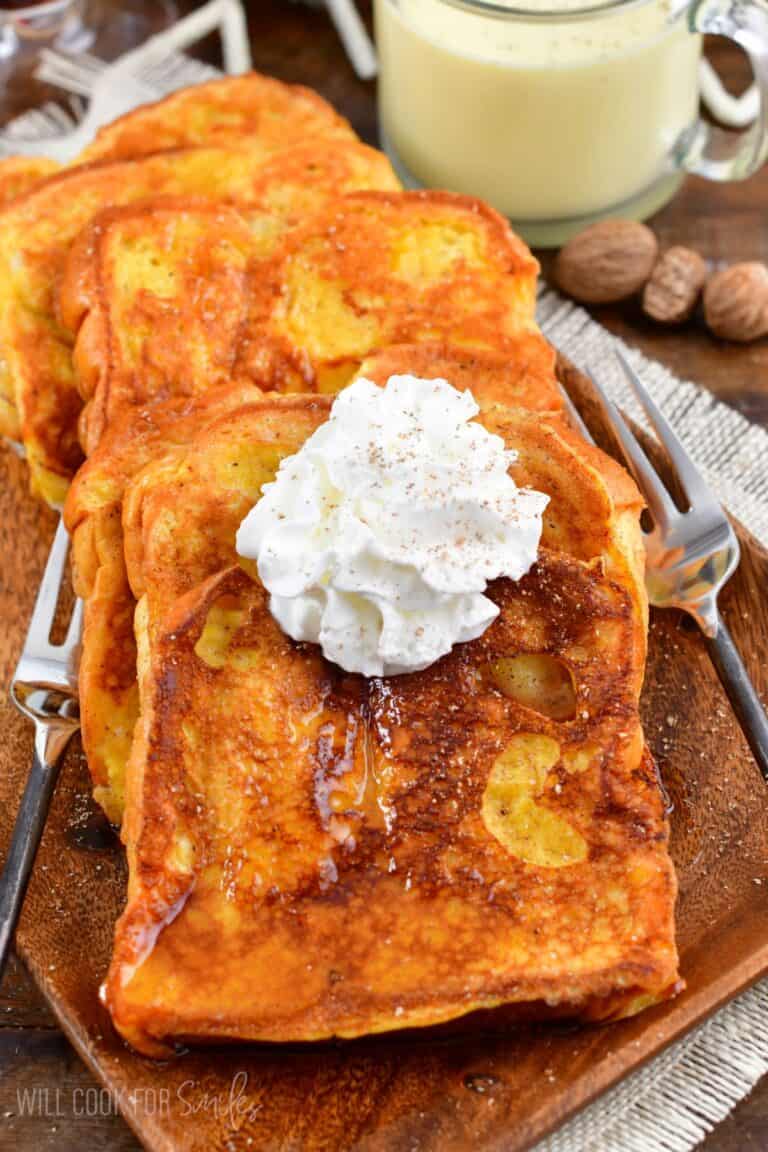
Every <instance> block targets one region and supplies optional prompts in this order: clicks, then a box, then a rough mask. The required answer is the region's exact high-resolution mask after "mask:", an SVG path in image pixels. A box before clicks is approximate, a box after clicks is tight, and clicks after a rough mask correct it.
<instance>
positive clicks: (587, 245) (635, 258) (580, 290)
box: [555, 220, 659, 304]
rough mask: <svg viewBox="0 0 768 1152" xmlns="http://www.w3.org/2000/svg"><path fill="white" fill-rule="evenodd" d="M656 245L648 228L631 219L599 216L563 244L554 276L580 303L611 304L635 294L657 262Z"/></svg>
mask: <svg viewBox="0 0 768 1152" xmlns="http://www.w3.org/2000/svg"><path fill="white" fill-rule="evenodd" d="M658 250H659V246H658V243H657V241H656V237H655V236H654V234H653V232H651V230H650V228H646V226H645V225H644V224H636V223H635V222H634V221H632V220H601V221H599V223H597V224H592V225H591V226H590V227H589V228H585V230H584V231H583V232H579V233H578V235H576V236H574V237H573V238H572V239H571V240H569V241H568V243H567V244H566V245H565V247H564V248H562V249H561V250H560V252H559V254H558V257H557V261H556V262H555V279H556V280H557V283H558V284H559V286H560V287H561V288H562V290H563V292H566V293H567V294H568V295H569V296H573V298H574V300H579V301H581V302H582V303H583V304H613V303H614V302H616V301H617V300H626V299H627V297H628V296H634V294H635V293H636V292H639V291H640V289H641V288H642V287H643V285H644V284H645V282H646V280H647V279H648V277H649V276H650V275H651V272H652V271H653V266H654V264H655V263H656V256H657V254H658Z"/></svg>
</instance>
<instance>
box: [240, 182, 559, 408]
mask: <svg viewBox="0 0 768 1152" xmlns="http://www.w3.org/2000/svg"><path fill="white" fill-rule="evenodd" d="M538 271H539V266H538V263H537V261H536V260H535V259H534V257H533V256H532V255H531V252H530V251H529V249H528V248H527V247H526V245H525V244H524V243H523V241H522V240H520V238H519V237H518V236H516V235H515V233H514V232H513V231H512V229H511V228H510V227H509V224H508V223H507V221H506V220H504V219H503V218H502V217H501V216H500V215H499V214H498V213H497V212H495V211H494V210H493V209H492V208H490V207H489V206H488V205H487V204H485V203H484V202H483V201H481V200H477V199H474V198H472V197H468V196H460V195H456V194H454V193H450V192H400V193H388V192H381V193H379V192H372V193H371V192H361V193H352V194H350V195H349V196H346V197H345V198H344V201H343V202H342V203H337V204H331V205H328V206H327V207H325V208H323V209H320V210H319V211H318V212H317V213H316V214H315V216H314V217H313V218H312V219H310V220H308V221H307V223H306V225H305V226H304V227H303V228H297V229H295V230H294V231H293V232H292V233H291V235H290V236H288V237H287V238H286V242H285V246H284V252H283V255H282V262H281V267H280V273H279V278H280V287H279V291H278V293H277V294H276V296H275V299H274V303H273V306H272V309H271V312H270V316H269V320H268V324H267V327H266V337H267V338H266V340H264V339H262V340H261V341H259V342H254V344H253V347H252V349H251V355H250V356H248V355H244V356H243V358H242V360H243V365H244V367H246V368H250V371H251V373H252V374H254V375H255V374H257V373H260V374H262V375H263V374H264V373H265V372H266V371H269V372H270V373H271V375H272V376H273V378H274V380H275V385H276V387H277V389H278V390H279V391H318V392H337V391H339V389H340V388H342V387H343V386H344V385H346V384H348V383H349V382H350V380H351V379H352V378H353V377H354V376H355V374H356V373H357V370H358V368H359V367H360V364H361V362H362V360H364V359H365V358H366V357H367V356H368V355H369V354H370V353H372V352H374V351H377V350H379V349H381V348H385V347H387V346H388V345H391V344H407V343H414V342H418V343H420V342H423V341H441V342H442V341H445V342H449V343H451V344H453V345H459V346H464V347H480V348H490V349H496V350H497V351H501V352H503V351H506V350H508V349H509V351H510V355H511V354H512V348H511V343H510V341H513V340H514V339H515V338H516V337H517V336H518V335H519V333H520V332H523V331H527V332H532V333H536V332H537V329H536V322H535V318H534V317H535V308H536V278H537V275H538ZM276 350H277V354H276ZM270 357H271V358H272V364H271V365H269V364H267V363H265V361H266V359H267V358H270Z"/></svg>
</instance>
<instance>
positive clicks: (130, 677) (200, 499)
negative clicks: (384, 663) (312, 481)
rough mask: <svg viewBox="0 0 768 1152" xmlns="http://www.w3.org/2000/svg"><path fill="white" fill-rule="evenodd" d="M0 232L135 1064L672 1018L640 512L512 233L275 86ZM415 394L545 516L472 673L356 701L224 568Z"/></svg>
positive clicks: (26, 167)
mask: <svg viewBox="0 0 768 1152" xmlns="http://www.w3.org/2000/svg"><path fill="white" fill-rule="evenodd" d="M0 204H2V205H3V207H2V211H0V241H1V242H0V263H1V264H2V269H1V270H0V350H1V354H2V359H0V428H1V429H2V432H3V433H4V435H5V436H6V437H7V438H9V439H10V440H13V441H16V442H19V443H21V444H22V445H23V447H24V450H25V453H26V457H27V460H28V463H29V472H30V477H31V485H32V489H33V491H34V492H35V493H36V494H37V495H39V496H40V497H42V498H43V499H45V500H47V501H48V502H50V503H51V504H53V505H56V506H59V505H62V504H63V506H64V515H65V521H66V524H67V527H68V529H69V531H70V533H71V535H72V540H73V562H74V579H75V586H76V590H77V592H78V594H79V595H80V596H81V597H82V598H83V600H84V602H85V625H84V635H83V647H82V658H81V666H80V709H81V718H82V737H83V743H84V747H85V751H86V754H87V757H88V763H89V767H90V771H91V774H92V777H93V784H94V792H95V796H96V799H97V800H98V802H99V803H100V804H101V805H102V806H103V808H104V810H105V811H106V813H107V815H108V816H109V818H110V820H111V821H112V822H114V823H115V824H120V825H121V826H122V836H123V839H124V842H125V845H126V848H127V853H128V864H129V885H128V899H127V906H126V909H125V912H124V913H123V915H122V917H121V919H120V920H119V922H118V925H117V929H116V936H115V947H114V956H113V961H112V965H111V968H110V971H109V974H108V976H107V980H106V991H105V995H106V1002H107V1005H108V1007H109V1009H110V1012H111V1014H112V1017H113V1020H114V1022H115V1024H116V1026H117V1028H118V1029H119V1030H120V1032H121V1033H122V1035H123V1036H124V1037H125V1038H126V1039H127V1040H128V1041H129V1042H130V1043H132V1044H133V1045H134V1046H135V1047H137V1048H138V1049H140V1050H141V1051H143V1052H145V1053H148V1054H158V1055H159V1054H162V1053H164V1052H166V1051H167V1050H168V1048H169V1046H170V1045H172V1044H174V1043H175V1042H178V1041H185V1042H186V1041H190V1040H192V1041H196V1040H197V1041H199V1040H204V1039H213V1038H228V1039H267V1040H291V1041H296V1040H315V1039H320V1038H324V1037H331V1036H339V1037H351V1036H358V1035H361V1034H365V1033H373V1032H380V1031H384V1030H388V1029H399V1028H407V1027H414V1026H424V1025H431V1024H437V1023H440V1022H444V1021H446V1020H450V1019H453V1018H456V1017H459V1016H463V1015H465V1014H467V1013H470V1012H472V1011H474V1010H476V1009H488V1008H496V1007H498V1006H500V1005H509V1006H513V1014H514V1012H517V1011H518V1010H519V1011H520V1012H522V1013H526V1014H528V1015H529V1016H530V1015H531V1014H534V1015H550V1014H552V1013H556V1014H570V1015H575V1016H580V1017H583V1018H590V1019H607V1018H611V1017H615V1016H621V1015H627V1014H629V1013H632V1012H635V1011H637V1010H639V1009H640V1008H642V1007H644V1006H645V1005H647V1004H651V1003H654V1002H656V1001H658V1000H660V999H663V998H664V997H666V996H668V995H670V994H672V992H673V991H674V989H675V988H676V987H677V986H678V978H677V955H676V950H675V942H674V901H675V877H674V871H673V868H672V864H671V861H670V859H669V855H668V851H667V840H668V829H667V823H666V817H665V809H664V801H663V795H662V791H661V788H660V785H659V782H658V779H657V775H656V772H655V769H654V765H653V762H652V759H651V757H650V755H649V753H648V750H647V748H646V746H645V742H644V739H643V733H642V728H641V724H640V719H639V710H638V706H639V696H640V689H641V685H642V679H643V671H644V663H645V654H646V636H647V602H646V598H645V592H644V587H643V550H642V542H641V534H640V527H639V517H640V512H641V507H642V504H641V499H640V496H639V493H638V491H637V489H636V488H635V486H634V484H633V482H632V481H631V479H630V478H629V477H628V475H627V474H626V473H625V472H624V471H623V470H622V469H621V468H620V467H619V466H618V465H617V464H615V463H614V462H613V461H612V460H611V459H609V458H608V457H606V456H605V455H603V454H602V453H601V452H600V451H599V450H598V449H596V448H594V447H593V446H592V445H589V444H587V443H586V442H585V441H584V440H583V439H582V438H581V437H580V436H579V435H578V433H576V432H575V431H574V430H573V429H572V428H571V427H570V425H569V423H568V420H567V417H566V416H565V414H564V411H563V406H562V398H561V392H560V390H559V387H558V383H557V379H556V375H555V355H554V352H553V350H552V349H551V348H550V347H549V345H548V344H547V343H546V341H545V340H544V338H543V336H542V335H541V333H540V332H539V330H538V328H537V326H536V322H535V315H534V313H535V299H536V277H537V273H538V265H537V263H536V261H535V260H534V258H533V257H532V255H531V254H530V252H529V251H528V249H527V248H526V247H525V245H524V244H523V243H522V242H521V241H520V240H519V239H518V238H517V237H516V236H515V235H514V233H513V232H512V231H511V229H510V228H509V226H508V225H507V223H506V221H504V220H503V219H502V218H501V217H500V216H498V215H497V214H496V213H495V212H494V211H493V210H492V209H490V208H489V207H487V206H486V205H485V204H483V203H481V202H479V201H477V200H473V199H470V198H467V197H465V196H458V195H452V194H450V193H446V192H405V191H402V190H401V189H400V187H399V185H398V181H397V179H396V177H395V175H394V173H393V171H392V169H391V168H390V166H389V163H388V161H387V160H386V158H385V157H384V156H383V155H382V154H381V153H379V152H377V151H375V150H373V149H371V148H368V147H366V146H365V145H364V144H362V143H361V142H360V141H359V140H358V139H357V137H356V136H355V134H354V132H353V131H352V129H351V127H350V126H349V125H348V124H347V123H346V122H345V121H344V120H343V119H342V118H341V117H339V116H338V115H337V114H336V113H335V112H334V111H333V110H332V109H331V108H330V107H329V106H328V105H327V104H326V103H325V102H324V101H323V100H321V99H320V98H319V97H318V96H317V95H315V94H314V93H311V92H309V91H307V90H305V89H302V88H297V87H291V86H287V85H284V84H281V83H279V82H277V81H275V80H272V79H269V78H266V77H263V76H260V75H257V74H251V75H248V76H243V77H237V78H228V79H225V80H221V81H217V82H214V83H210V84H204V85H201V86H199V87H195V88H191V89H186V90H184V91H181V92H179V93H176V94H174V95H172V96H170V97H168V98H167V99H165V100H163V101H160V102H159V103H158V104H155V105H151V106H147V107H143V108H140V109H138V110H136V111H135V112H133V113H130V114H129V115H128V116H126V117H124V118H122V119H121V120H118V121H117V122H116V123H114V124H112V125H110V126H108V127H106V128H105V129H102V131H101V132H100V133H99V135H98V136H97V138H96V140H95V141H94V143H93V144H92V145H91V146H90V147H89V148H88V149H87V151H86V152H85V153H84V154H83V156H82V157H81V158H80V160H79V162H78V163H76V164H74V165H72V166H70V167H68V168H66V169H63V170H58V171H57V170H55V166H53V165H51V164H49V163H48V162H43V161H21V160H19V161H15V160H13V161H6V162H5V163H4V164H3V165H0ZM400 373H409V374H412V375H414V376H417V377H420V378H423V379H434V378H442V379H445V380H447V381H449V383H450V384H452V385H453V387H454V388H456V389H459V390H465V389H469V390H470V391H471V392H472V394H473V396H474V397H475V399H476V401H477V403H478V405H479V407H480V414H479V417H478V419H479V420H480V421H481V422H482V423H483V424H484V426H485V427H486V428H487V429H488V430H489V431H492V432H494V433H496V434H497V435H498V436H500V437H502V438H503V440H504V441H505V442H506V444H507V445H508V446H509V447H510V448H513V449H514V450H515V451H516V452H517V460H516V463H515V464H514V465H513V469H512V471H513V476H514V479H515V480H516V481H517V482H518V484H520V485H527V486H530V487H533V488H535V489H537V490H539V491H540V492H544V493H546V494H547V495H548V496H549V505H548V507H547V510H546V513H545V517H544V526H543V533H542V538H541V547H540V551H539V556H538V561H537V563H536V565H535V566H534V568H533V569H532V570H531V571H530V572H529V573H528V575H527V576H525V577H524V578H523V579H522V580H519V581H511V580H504V579H501V580H498V581H496V582H494V583H493V584H492V585H491V586H490V587H489V590H488V595H489V596H490V597H491V598H492V599H493V600H494V602H495V603H496V604H497V605H498V607H499V608H500V614H499V616H498V618H497V619H496V621H495V622H494V623H493V624H492V625H491V626H490V627H489V628H488V629H487V631H486V632H485V633H484V634H483V635H482V636H481V637H480V638H479V639H477V640H474V641H471V642H469V643H465V644H460V645H457V646H456V647H455V648H454V649H453V650H452V651H451V652H450V654H449V655H447V656H445V657H444V658H442V659H441V660H439V661H438V662H437V663H435V664H433V665H432V666H431V667H429V668H427V669H426V670H424V671H422V672H415V673H411V674H408V675H401V676H392V677H375V678H365V677H363V676H360V675H352V674H349V673H346V672H344V671H343V670H342V669H340V668H338V667H336V666H335V665H333V664H331V663H329V662H328V661H326V660H325V659H324V658H323V656H322V654H321V652H320V650H319V649H318V648H316V647H315V646H313V645H311V644H297V643H295V642H294V641H292V640H290V639H289V638H288V637H287V636H286V635H285V634H284V633H283V632H282V631H281V630H280V628H279V627H278V625H277V623H276V622H275V620H274V619H273V618H272V616H271V614H270V612H269V610H268V598H267V595H266V593H265V591H264V589H263V587H262V586H261V584H260V582H259V579H258V574H257V572H256V570H255V569H254V567H253V566H252V565H250V564H249V563H248V562H246V561H240V560H239V558H238V556H237V554H236V549H235V535H236V532H237V528H238V525H239V524H240V522H241V521H242V519H243V518H244V517H245V515H246V514H247V513H248V511H249V510H250V509H251V508H252V507H253V506H254V504H255V503H256V502H257V501H258V500H259V497H260V495H261V490H262V486H263V485H264V484H265V483H267V482H269V481H270V480H271V479H273V478H274V476H275V473H276V471H277V469H278V467H279V465H280V462H281V460H283V459H285V458H286V457H287V456H289V455H291V454H292V453H295V452H297V451H298V450H299V449H300V448H301V446H302V444H303V443H304V442H305V440H306V439H307V438H308V437H309V436H310V435H311V434H312V433H313V432H314V431H315V430H316V429H317V428H318V427H319V426H320V425H321V424H322V423H323V422H324V421H326V420H327V419H328V416H329V412H330V410H331V405H332V403H333V395H334V393H336V392H338V391H339V390H340V389H342V388H344V387H345V386H346V385H347V384H348V383H350V382H351V381H352V380H353V379H355V378H356V377H358V376H363V377H365V378H367V379H368V380H371V381H373V382H374V383H377V384H381V385H383V384H385V383H386V381H387V380H388V379H389V378H390V377H391V376H393V375H397V374H400Z"/></svg>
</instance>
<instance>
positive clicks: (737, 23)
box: [675, 0, 768, 180]
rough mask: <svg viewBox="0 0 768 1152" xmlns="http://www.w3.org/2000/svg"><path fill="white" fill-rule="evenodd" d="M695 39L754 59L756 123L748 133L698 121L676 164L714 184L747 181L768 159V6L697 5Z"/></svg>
mask: <svg viewBox="0 0 768 1152" xmlns="http://www.w3.org/2000/svg"><path fill="white" fill-rule="evenodd" d="M688 26H689V29H690V31H691V32H693V33H697V32H699V33H703V32H708V33H710V34H712V35H714V36H725V37H727V38H728V39H729V40H733V41H734V42H735V43H736V44H738V45H739V46H740V47H741V48H743V49H744V51H745V52H746V53H747V56H748V57H749V60H750V63H751V65H752V71H753V73H754V77H755V83H756V85H757V90H758V95H759V106H758V113H757V118H756V119H755V122H754V123H753V124H752V125H751V126H750V127H749V128H747V129H745V130H744V131H743V132H729V131H725V130H723V129H722V128H713V127H712V126H711V125H710V124H707V123H705V122H704V121H703V120H697V121H696V123H695V124H693V125H692V127H691V128H690V129H689V130H688V131H687V132H686V133H684V135H683V137H682V138H681V140H680V141H679V143H678V146H677V149H676V154H675V162H676V164H677V166H678V167H680V168H683V169H685V171H686V172H693V173H694V174H695V175H696V176H705V177H706V178H707V179H708V180H746V178H747V177H748V176H752V175H753V173H755V172H757V170H758V169H759V168H761V167H762V165H763V164H764V162H765V160H766V157H768V7H766V6H765V5H764V4H763V0H696V2H694V3H693V5H692V6H691V7H690V8H689V10H688Z"/></svg>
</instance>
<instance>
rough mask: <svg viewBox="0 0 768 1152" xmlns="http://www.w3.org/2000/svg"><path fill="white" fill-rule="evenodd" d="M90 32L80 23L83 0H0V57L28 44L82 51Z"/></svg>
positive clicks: (36, 47) (88, 43) (88, 41)
mask: <svg viewBox="0 0 768 1152" xmlns="http://www.w3.org/2000/svg"><path fill="white" fill-rule="evenodd" d="M92 40H93V34H92V32H91V31H90V29H89V28H88V27H87V26H86V25H85V24H84V22H83V0H43V2H42V3H38V4H30V3H29V0H0V59H7V58H8V57H10V56H12V55H13V54H14V53H15V52H19V51H21V50H23V49H24V48H25V47H26V46H31V47H33V48H34V49H35V50H37V49H38V48H39V47H40V45H41V44H44V45H54V46H55V47H56V48H57V49H60V50H61V51H62V52H84V51H85V49H86V48H88V47H89V46H90V44H91V42H92Z"/></svg>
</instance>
